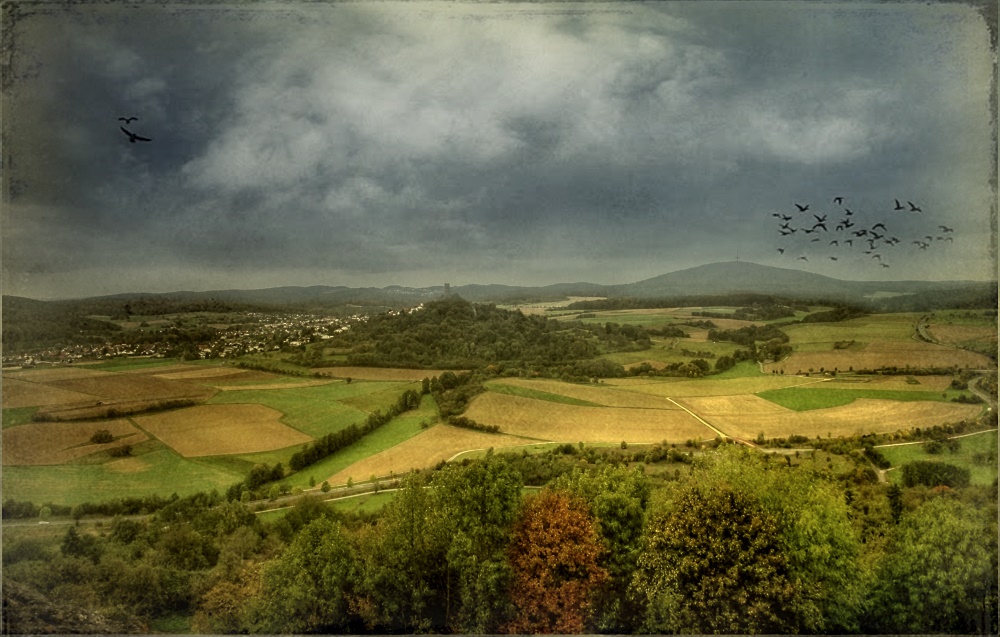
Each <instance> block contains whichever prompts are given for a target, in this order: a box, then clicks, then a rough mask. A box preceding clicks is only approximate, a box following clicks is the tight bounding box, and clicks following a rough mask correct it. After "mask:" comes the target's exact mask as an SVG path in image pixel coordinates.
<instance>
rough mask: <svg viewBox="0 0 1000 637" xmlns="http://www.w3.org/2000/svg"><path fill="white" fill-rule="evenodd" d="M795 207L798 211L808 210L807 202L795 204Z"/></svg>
mask: <svg viewBox="0 0 1000 637" xmlns="http://www.w3.org/2000/svg"><path fill="white" fill-rule="evenodd" d="M795 207H796V208H798V209H799V212H805V211H806V210H809V204H806V205H804V206H803V205H802V204H795Z"/></svg>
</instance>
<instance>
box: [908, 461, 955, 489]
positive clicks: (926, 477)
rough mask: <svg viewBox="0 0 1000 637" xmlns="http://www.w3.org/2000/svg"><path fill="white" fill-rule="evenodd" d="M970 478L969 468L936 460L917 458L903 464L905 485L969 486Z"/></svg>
mask: <svg viewBox="0 0 1000 637" xmlns="http://www.w3.org/2000/svg"><path fill="white" fill-rule="evenodd" d="M970 478H971V473H970V471H969V470H968V469H966V468H964V467H958V466H955V465H953V464H948V463H945V462H937V461H935V460H917V461H915V462H910V463H907V464H905V465H903V486H906V487H913V486H916V485H918V484H922V485H926V486H928V487H937V486H942V485H943V486H946V487H952V488H954V487H967V486H969V480H970Z"/></svg>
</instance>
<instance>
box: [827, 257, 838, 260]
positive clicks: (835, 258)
mask: <svg viewBox="0 0 1000 637" xmlns="http://www.w3.org/2000/svg"><path fill="white" fill-rule="evenodd" d="M827 258H828V259H830V260H831V261H836V260H837V257H827Z"/></svg>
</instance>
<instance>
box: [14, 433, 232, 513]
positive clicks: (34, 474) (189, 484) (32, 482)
mask: <svg viewBox="0 0 1000 637" xmlns="http://www.w3.org/2000/svg"><path fill="white" fill-rule="evenodd" d="M140 446H141V447H147V446H148V447H149V448H150V449H151V450H138V451H136V452H134V455H133V456H132V457H128V458H118V459H112V460H109V461H107V462H103V463H100V464H62V465H57V466H7V465H6V464H5V465H4V467H3V495H4V498H5V499H6V498H13V499H15V500H30V501H32V502H37V503H44V502H53V503H57V504H65V505H68V506H73V505H75V504H80V503H82V502H100V501H102V500H110V499H114V498H130V497H144V496H149V495H161V496H163V497H169V496H170V494H171V493H176V494H177V495H180V496H185V495H190V494H193V493H198V492H199V491H211V490H212V489H217V490H219V491H220V492H224V491H225V490H226V488H228V487H229V486H230V485H231V484H233V483H234V482H237V481H239V480H241V479H243V477H244V475H243V474H239V473H236V472H232V471H225V470H222V469H219V468H217V467H213V466H208V465H204V464H201V463H199V462H197V461H191V460H186V459H185V458H183V457H181V456H180V455H179V454H177V453H175V452H174V451H173V450H171V449H170V448H168V447H166V446H165V445H163V444H162V443H159V442H156V441H149V442H145V443H142V444H141V445H140Z"/></svg>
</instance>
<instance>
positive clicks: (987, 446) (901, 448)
mask: <svg viewBox="0 0 1000 637" xmlns="http://www.w3.org/2000/svg"><path fill="white" fill-rule="evenodd" d="M957 440H958V443H959V448H958V450H957V451H948V450H944V451H941V452H940V453H933V454H932V453H928V452H927V451H926V450H925V449H924V446H923V444H921V443H908V444H898V445H887V446H883V447H879V451H880V452H881V453H882V455H883V456H885V457H886V458H887V459H888V460H889V462H891V463H892V466H893V467H894V468H899V467H901V466H902V465H904V464H906V463H908V462H916V461H918V460H932V461H935V462H946V463H948V464H953V465H957V466H959V467H964V468H966V469H968V470H969V473H970V484H979V485H990V484H993V481H994V480H996V479H997V464H996V451H997V432H996V430H993V431H986V432H982V433H977V434H972V435H967V436H962V437H960V438H958V439H957ZM989 457H992V458H993V461H992V462H988V461H986V460H985V459H986V458H989ZM886 475H887V477H888V479H889V481H890V482H894V483H896V484H901V483H902V474H901V473H900V472H899V471H897V470H895V469H891V470H890V471H888V472H887V474H886Z"/></svg>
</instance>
